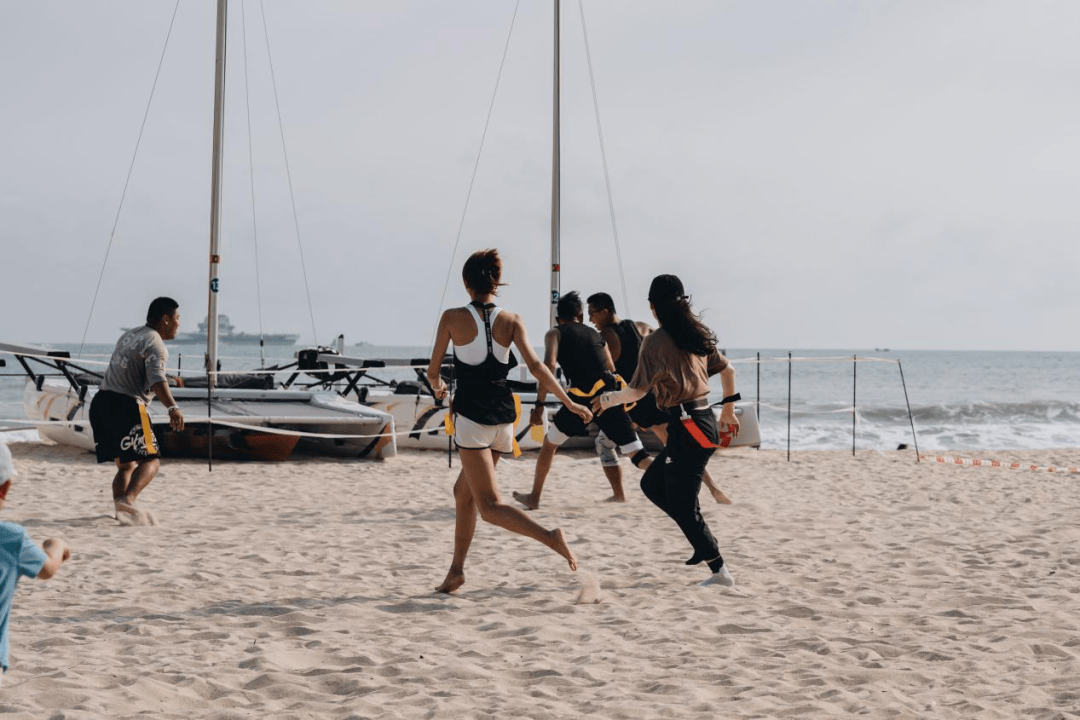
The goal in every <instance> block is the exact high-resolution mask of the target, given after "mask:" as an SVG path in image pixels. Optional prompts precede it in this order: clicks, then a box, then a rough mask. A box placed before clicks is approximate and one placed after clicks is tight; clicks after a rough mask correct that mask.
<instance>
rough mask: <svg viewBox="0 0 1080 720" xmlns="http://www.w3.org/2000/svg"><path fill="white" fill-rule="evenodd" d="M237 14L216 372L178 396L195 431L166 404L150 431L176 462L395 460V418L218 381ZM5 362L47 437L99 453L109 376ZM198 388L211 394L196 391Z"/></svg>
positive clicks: (58, 359)
mask: <svg viewBox="0 0 1080 720" xmlns="http://www.w3.org/2000/svg"><path fill="white" fill-rule="evenodd" d="M227 14H228V3H227V0H218V3H217V40H216V61H215V68H214V73H215V78H214V132H213V159H212V168H211V188H210V193H211V198H210V267H209V271H210V273H209V274H210V278H209V283H208V293H207V295H208V300H207V306H208V307H207V318H213V319H214V321H213V322H209V323H207V325H206V331H207V332H206V371H205V375H204V376H203V378H201V379H202V382H201V383H197V382H195V381H193V379H192V378H188V379H187V381H186V382H185V385H186V386H187V387H176V388H171V390H172V394H173V397H174V398H175V399H176V403H177V405H179V406H180V408H181V411H182V412H183V414H184V420H185V423H186V424H187V429H186V430H184V431H183V432H179V433H177V432H173V431H171V430H170V429H169V419H168V413H166V412H165V410H164V408H162V407H160V405H159V404H151V406H150V407H148V408H147V410H148V412H149V415H150V421H151V423H152V425H153V426H154V429H155V432H156V434H157V436H158V440H159V445H160V446H161V449H162V453H163V454H164V455H166V456H169V455H196V456H209V457H217V458H222V457H226V458H243V459H260V460H284V459H286V458H288V457H289V456H290V455H291V454H292V452H293V450H294V449H297V448H299V449H301V450H307V451H310V452H316V453H323V454H331V455H336V456H344V457H376V458H388V457H392V456H393V455H395V454H396V453H397V442H396V434H395V423H394V417H393V415H391V414H390V413H386V412H383V411H381V410H378V409H375V408H373V407H370V406H365V405H361V404H359V403H357V402H355V401H352V400H348V399H346V398H345V397H343V396H342V395H341V394H339V393H336V392H333V391H332V390H325V389H319V388H311V389H282V388H275V387H273V385H274V382H273V380H272V379H270V380H269V381H265V380H264V381H263V384H264V385H265V386H264V387H254V388H227V387H223V385H224V384H225V383H223V382H222V380H224V379H225V376H224V375H223V374H222V373H220V372H219V371H218V367H219V363H218V341H219V339H220V334H219V325H218V322H217V319H218V317H219V314H218V309H217V306H218V288H219V282H218V266H219V263H220V262H221V255H220V242H219V240H220V223H221V171H222V150H223V144H224V129H225V122H224V120H225V45H226V19H227ZM0 352H6V353H10V354H12V355H13V356H14V357H15V359H16V360H17V361H18V362H19V364H20V365H21V366H22V368H23V370H24V371H25V372H26V374H27V379H28V381H27V384H26V389H25V392H24V396H23V405H24V410H25V412H26V416H27V418H28V419H29V420H30V421H31V422H32V423H33V424H34V425H35V426H36V427H37V430H38V433H39V434H40V435H41V436H42V437H44V438H46V439H49V440H52V441H54V442H57V443H61V444H67V445H74V446H76V447H81V448H86V449H88V450H92V449H93V447H94V440H93V431H92V429H91V427H90V422H89V409H90V402H91V400H92V399H93V397H94V395H95V393H96V392H97V388H98V385H99V383H100V380H101V376H102V372H101V370H100V369H95V368H94V366H93V365H92V364H91V363H89V362H87V361H79V360H72V359H71V356H70V353H69V352H66V351H60V350H55V349H52V348H46V347H37V346H32V345H15V344H7V343H0ZM196 384H201V385H202V387H193V386H194V385H196ZM256 384H258V381H257V383H256Z"/></svg>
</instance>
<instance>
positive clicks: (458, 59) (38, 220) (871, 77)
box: [0, 0, 1080, 351]
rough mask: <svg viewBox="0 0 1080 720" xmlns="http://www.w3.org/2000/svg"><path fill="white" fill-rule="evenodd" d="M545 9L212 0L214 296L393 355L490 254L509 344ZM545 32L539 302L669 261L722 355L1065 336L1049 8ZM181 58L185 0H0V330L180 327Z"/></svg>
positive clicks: (771, 8)
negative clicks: (557, 286)
mask: <svg viewBox="0 0 1080 720" xmlns="http://www.w3.org/2000/svg"><path fill="white" fill-rule="evenodd" d="M552 8H553V3H552V0H520V2H515V0H456V1H455V2H453V3H447V2H442V1H441V0H426V1H413V0H397V1H395V2H392V3H388V2H366V1H361V0H305V2H296V1H290V2H285V1H283V0H264V2H261V3H260V2H254V1H253V0H248V2H246V3H241V2H240V1H239V0H234V1H233V2H232V3H231V7H230V11H229V12H230V20H229V45H228V59H229V63H228V81H227V89H226V96H227V100H226V140H225V148H226V150H225V152H226V156H225V170H224V173H225V179H224V186H223V211H222V218H223V220H222V241H221V242H222V265H221V273H220V287H221V292H220V294H219V310H220V312H222V313H225V314H227V315H228V316H229V318H230V319H231V321H232V322H233V323H234V324H235V325H236V326H237V328H238V330H241V331H246V332H259V331H260V329H261V330H262V331H264V332H267V333H272V332H293V333H299V334H300V335H301V342H302V343H320V344H329V343H330V342H332V341H333V339H334V338H336V337H337V336H338V335H339V334H342V335H344V337H345V340H346V342H347V343H349V344H354V343H359V342H361V341H365V342H369V343H373V344H377V345H429V344H430V343H431V341H432V338H433V335H434V329H435V326H436V324H437V322H438V318H439V314H440V312H441V310H442V309H445V308H447V307H453V306H459V305H461V304H464V302H465V301H466V300H467V297H466V295H465V294H464V291H463V288H462V285H461V280H460V277H461V275H460V272H461V265H462V263H463V262H464V259H465V258H466V257H467V256H468V255H469V254H470V253H471V252H473V251H474V250H477V249H481V248H487V247H497V248H499V250H500V252H501V253H502V255H503V258H504V266H505V269H504V281H506V282H507V283H508V285H507V286H506V287H505V288H504V289H503V291H502V293H501V296H500V297H501V298H502V300H501V302H502V304H503V305H504V306H506V307H507V308H509V309H510V310H513V311H516V312H519V313H521V314H522V316H523V317H524V319H525V322H526V325H527V327H528V328H529V334H530V339H531V340H532V341H533V344H534V345H537V344H540V342H541V338H542V336H543V333H544V331H545V330H546V327H547V322H548V298H549V289H548V283H549V272H548V269H549V266H550V253H551V249H550V217H551V211H550V204H551V189H550V188H551V164H552V163H551V157H552V149H551V145H552V112H551V105H552V45H553V42H552V38H553V11H552ZM174 10H175V11H176V14H175V22H172V20H173V13H174ZM561 16H562V17H561V28H562V33H561V42H562V72H561V78H562V94H561V98H562V99H561V107H562V128H561V147H562V154H561V165H562V196H561V197H562V219H561V236H562V245H561V261H562V290H563V292H567V291H570V290H579V291H580V292H582V294H583V295H586V296H587V295H589V294H591V293H593V292H598V291H605V292H608V293H610V294H611V295H612V296H613V297H614V298H615V301H616V306H617V309H618V311H619V313H620V314H621V315H623V316H626V317H632V318H636V319H645V320H649V319H651V318H650V316H649V310H648V303H647V300H646V299H645V298H646V294H647V290H648V284H649V281H650V280H651V278H652V277H653V276H654V275H656V274H658V273H674V274H676V275H679V276H680V277H681V278H682V279H683V281H684V284H685V286H686V289H687V291H688V292H689V293H690V294H691V296H692V298H693V303H694V307H695V308H696V309H697V310H698V311H700V312H701V313H702V315H703V317H704V319H705V321H706V322H707V323H708V324H709V325H710V326H711V327H713V328H714V329H715V330H716V331H717V333H718V334H719V336H720V340H721V345H722V346H724V347H729V348H779V349H798V348H853V349H864V348H885V347H887V348H893V349H942V350H976V349H979V350H1060V351H1080V334H1077V333H1076V332H1075V325H1076V318H1077V317H1080V293H1078V291H1077V284H1076V277H1077V272H1076V271H1077V267H1078V265H1080V263H1078V261H1080V242H1077V241H1078V240H1080V212H1078V211H1077V207H1078V206H1077V200H1076V199H1077V197H1078V190H1080V92H1078V91H1077V87H1078V85H1077V78H1080V43H1077V42H1076V37H1077V34H1078V31H1080V3H1076V2H1067V1H1064V0H1057V1H1050V0H1033V1H1021V0H1011V1H1003V0H944V1H943V0H896V1H893V2H890V1H888V0H879V1H874V2H871V1H866V2H854V1H852V2H839V1H836V0H830V1H826V0H729V1H727V0H666V1H664V2H661V1H660V0H587V1H585V2H584V5H583V6H582V5H580V4H579V3H578V2H577V0H564V1H563V2H562V12H561ZM582 16H584V18H585V21H586V23H585V27H586V29H587V36H588V50H589V53H588V55H587V54H586V50H585V48H586V45H585V42H584V36H583V32H582ZM171 22H172V31H171V34H169V28H170V23H171ZM511 25H512V26H513V29H512V32H511ZM264 27H265V30H264ZM245 29H246V33H245V32H244V31H245ZM167 34H169V39H168V44H167V48H166V35H167ZM267 41H269V48H270V52H269V54H268V51H267V45H268V43H267ZM163 48H166V49H165V52H164V54H163V52H162V51H163ZM504 50H505V53H506V54H505V62H504V61H503V56H504ZM589 57H591V65H592V74H591V77H592V82H591V81H590V70H589V63H588V58H589ZM213 60H214V8H213V3H212V2H210V0H199V1H198V2H195V1H193V0H183V1H182V2H180V3H179V5H177V4H176V3H175V2H174V1H173V0H167V1H166V0H153V1H151V0H127V1H125V0H112V1H111V2H108V3H86V2H83V1H82V0H51V1H49V2H34V3H27V2H19V1H17V0H0V89H2V101H0V341H2V342H16V343H49V342H78V341H79V340H80V339H81V338H83V337H84V336H85V337H86V339H87V341H88V342H112V341H114V340H115V339H116V337H117V336H118V335H119V332H120V328H121V327H122V326H130V325H133V324H138V323H139V322H141V321H142V319H143V317H144V315H145V308H146V306H147V304H148V303H149V301H150V300H151V299H152V298H153V297H155V296H157V295H169V296H172V297H175V298H176V299H177V300H178V301H179V302H180V303H181V308H180V312H181V328H182V330H194V329H195V325H196V323H197V322H198V321H199V320H201V319H202V318H203V317H205V315H206V307H207V294H208V293H207V287H208V279H209V276H208V265H207V258H208V250H209V204H210V160H211V135H212V125H211V123H212V119H213V118H212V112H213ZM159 61H160V67H161V70H160V76H159V77H158V78H157V81H156V86H155V76H156V74H157V72H158V66H159ZM271 67H272V70H273V74H271ZM500 67H501V74H500ZM496 81H498V88H497V91H496ZM593 84H595V89H596V94H595V98H594V95H593V92H592V87H593ZM152 88H153V94H152V100H151V89H152ZM275 90H276V96H275ZM275 97H276V99H275ZM493 98H494V102H492V100H493ZM278 108H279V109H280V115H279V112H278ZM489 108H490V118H489ZM597 108H598V109H599V119H600V128H601V130H602V133H601V132H598V129H597ZM144 116H145V127H143V120H144ZM279 117H280V125H279ZM485 127H486V134H485ZM249 128H250V130H249ZM140 132H141V137H140ZM601 137H602V140H603V143H602V145H601ZM282 138H284V144H283V143H282ZM482 139H483V145H482V146H481V140H482ZM137 144H138V152H137V153H136V152H135V150H136V145H137ZM283 148H284V149H283ZM601 148H602V149H603V152H602V151H601ZM286 159H287V163H286ZM605 161H606V168H607V175H606V179H605ZM129 169H130V171H131V174H130V180H129V177H128V173H129ZM474 173H475V175H474ZM125 185H126V193H125ZM290 186H291V190H292V193H291V195H290ZM608 186H610V189H611V194H610V201H609V194H608V191H607V187H608ZM121 198H123V203H122V206H121ZM294 207H295V213H294V211H293V208H294ZM253 209H254V212H253ZM612 209H613V210H614V213H613V215H614V219H615V222H614V227H615V229H617V238H618V241H617V242H616V239H615V238H616V232H615V230H613V222H612V212H611V210H612ZM114 226H115V229H114ZM297 229H299V233H298V232H297ZM624 286H625V288H626V292H625V294H624V291H623V287H624ZM1070 327H1071V328H1074V329H1073V330H1071V331H1070V330H1069V328H1070Z"/></svg>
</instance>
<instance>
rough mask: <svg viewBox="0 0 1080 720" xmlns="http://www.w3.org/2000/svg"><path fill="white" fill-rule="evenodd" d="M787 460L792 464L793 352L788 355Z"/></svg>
mask: <svg viewBox="0 0 1080 720" xmlns="http://www.w3.org/2000/svg"><path fill="white" fill-rule="evenodd" d="M787 459H788V462H791V351H788V354H787Z"/></svg>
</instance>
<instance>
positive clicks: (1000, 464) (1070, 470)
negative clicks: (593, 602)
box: [919, 454, 1080, 475]
mask: <svg viewBox="0 0 1080 720" xmlns="http://www.w3.org/2000/svg"><path fill="white" fill-rule="evenodd" d="M919 459H920V460H927V461H929V462H935V463H940V464H942V465H960V466H963V467H989V468H1006V469H1008V470H1031V471H1032V472H1050V473H1064V474H1066V475H1069V474H1076V473H1080V467H1072V466H1068V467H1058V466H1056V465H1032V464H1030V463H1018V462H1005V461H1004V460H980V459H978V458H965V457H952V456H948V455H922V454H920V455H919Z"/></svg>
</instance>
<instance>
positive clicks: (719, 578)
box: [698, 565, 735, 587]
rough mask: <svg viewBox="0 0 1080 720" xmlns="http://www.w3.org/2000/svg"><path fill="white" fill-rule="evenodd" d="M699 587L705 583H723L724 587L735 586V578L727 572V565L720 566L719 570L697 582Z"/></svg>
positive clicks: (705, 584)
mask: <svg viewBox="0 0 1080 720" xmlns="http://www.w3.org/2000/svg"><path fill="white" fill-rule="evenodd" d="M698 585H700V586H701V587H705V586H707V585H723V586H724V587H735V578H733V577H731V573H729V572H728V569H727V565H721V566H720V572H715V573H713V574H712V575H710V576H709V577H708V578H707V579H705V580H702V581H701V582H699V583H698Z"/></svg>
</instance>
